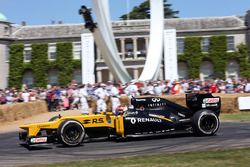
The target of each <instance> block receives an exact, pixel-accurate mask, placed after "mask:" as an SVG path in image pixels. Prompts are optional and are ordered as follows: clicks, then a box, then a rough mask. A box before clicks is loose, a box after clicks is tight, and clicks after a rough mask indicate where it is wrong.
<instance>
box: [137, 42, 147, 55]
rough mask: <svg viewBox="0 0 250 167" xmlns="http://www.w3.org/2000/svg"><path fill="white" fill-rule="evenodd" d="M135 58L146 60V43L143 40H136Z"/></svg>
mask: <svg viewBox="0 0 250 167" xmlns="http://www.w3.org/2000/svg"><path fill="white" fill-rule="evenodd" d="M137 50H138V51H137V57H138V58H144V59H145V58H146V53H147V51H146V41H145V38H138V40H137Z"/></svg>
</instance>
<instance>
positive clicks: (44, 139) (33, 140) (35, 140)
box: [30, 137, 47, 143]
mask: <svg viewBox="0 0 250 167" xmlns="http://www.w3.org/2000/svg"><path fill="white" fill-rule="evenodd" d="M30 142H31V143H45V142H47V137H37V138H31V139H30Z"/></svg>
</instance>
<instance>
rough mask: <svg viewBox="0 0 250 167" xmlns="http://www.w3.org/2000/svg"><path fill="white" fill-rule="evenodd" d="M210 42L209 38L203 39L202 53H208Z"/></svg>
mask: <svg viewBox="0 0 250 167" xmlns="http://www.w3.org/2000/svg"><path fill="white" fill-rule="evenodd" d="M209 44H210V40H209V37H204V38H202V43H201V50H202V52H208V49H209Z"/></svg>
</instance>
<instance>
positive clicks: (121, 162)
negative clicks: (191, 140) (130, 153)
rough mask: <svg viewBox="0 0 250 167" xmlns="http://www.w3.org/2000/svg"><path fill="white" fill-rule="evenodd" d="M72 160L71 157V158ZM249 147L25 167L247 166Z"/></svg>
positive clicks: (249, 160) (249, 158)
mask: <svg viewBox="0 0 250 167" xmlns="http://www.w3.org/2000/svg"><path fill="white" fill-rule="evenodd" d="M72 160H73V159H72ZM249 162H250V148H246V149H235V150H224V151H206V152H189V153H176V154H159V155H151V156H136V157H127V158H118V159H105V160H88V161H81V162H70V163H60V164H51V165H31V166H25V167H85V166H86V167H194V166H196V167H200V166H201V167H234V166H235V167H249Z"/></svg>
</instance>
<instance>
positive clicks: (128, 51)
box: [125, 39, 134, 58]
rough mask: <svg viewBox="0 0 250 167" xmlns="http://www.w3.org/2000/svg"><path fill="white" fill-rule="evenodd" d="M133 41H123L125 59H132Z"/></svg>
mask: <svg viewBox="0 0 250 167" xmlns="http://www.w3.org/2000/svg"><path fill="white" fill-rule="evenodd" d="M133 49H134V46H133V41H132V39H126V40H125V52H126V55H125V56H126V58H132V57H133Z"/></svg>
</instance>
